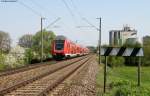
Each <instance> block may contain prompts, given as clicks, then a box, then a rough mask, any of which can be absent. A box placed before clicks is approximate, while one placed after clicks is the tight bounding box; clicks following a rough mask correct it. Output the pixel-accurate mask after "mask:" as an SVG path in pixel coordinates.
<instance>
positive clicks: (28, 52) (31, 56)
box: [25, 49, 34, 64]
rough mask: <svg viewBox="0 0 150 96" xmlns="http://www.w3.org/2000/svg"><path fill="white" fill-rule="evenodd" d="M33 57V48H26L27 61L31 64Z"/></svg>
mask: <svg viewBox="0 0 150 96" xmlns="http://www.w3.org/2000/svg"><path fill="white" fill-rule="evenodd" d="M33 58H34V54H33V50H32V49H26V51H25V62H26V64H30V63H31V61H32V59H33Z"/></svg>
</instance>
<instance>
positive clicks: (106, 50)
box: [100, 47, 144, 93]
mask: <svg viewBox="0 0 150 96" xmlns="http://www.w3.org/2000/svg"><path fill="white" fill-rule="evenodd" d="M100 53H101V56H105V66H104V93H105V92H106V81H107V56H123V57H125V56H128V57H139V61H138V72H137V74H138V75H137V77H138V79H137V82H138V84H137V85H138V86H140V85H141V84H140V83H141V72H140V70H141V57H142V56H144V54H143V48H127V47H103V48H101V52H100Z"/></svg>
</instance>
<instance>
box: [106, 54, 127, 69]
mask: <svg viewBox="0 0 150 96" xmlns="http://www.w3.org/2000/svg"><path fill="white" fill-rule="evenodd" d="M124 62H125V60H124V58H123V57H113V56H110V57H108V64H109V65H110V66H111V67H116V66H123V65H124Z"/></svg>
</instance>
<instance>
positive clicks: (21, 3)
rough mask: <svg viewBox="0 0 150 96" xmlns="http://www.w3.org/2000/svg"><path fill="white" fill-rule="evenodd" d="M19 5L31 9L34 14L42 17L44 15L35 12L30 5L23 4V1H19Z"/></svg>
mask: <svg viewBox="0 0 150 96" xmlns="http://www.w3.org/2000/svg"><path fill="white" fill-rule="evenodd" d="M18 3H19V4H20V5H22V6H24V7H25V8H27V9H29V10H30V11H32V12H33V13H34V14H36V15H38V16H40V17H42V14H41V13H39V12H37V11H36V10H34V9H33V8H32V7H29V6H28V5H26V4H25V3H23V2H21V1H18Z"/></svg>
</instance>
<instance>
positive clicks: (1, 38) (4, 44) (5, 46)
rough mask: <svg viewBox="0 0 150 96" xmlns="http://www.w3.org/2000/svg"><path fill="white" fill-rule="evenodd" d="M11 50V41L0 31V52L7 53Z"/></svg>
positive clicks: (6, 34)
mask: <svg viewBox="0 0 150 96" xmlns="http://www.w3.org/2000/svg"><path fill="white" fill-rule="evenodd" d="M10 48H11V39H10V36H9V34H8V33H6V32H3V31H0V50H1V51H2V52H8V51H10Z"/></svg>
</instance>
